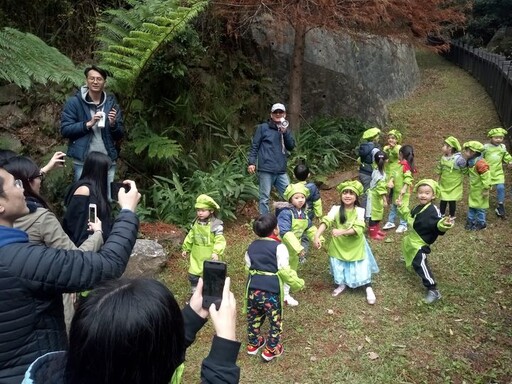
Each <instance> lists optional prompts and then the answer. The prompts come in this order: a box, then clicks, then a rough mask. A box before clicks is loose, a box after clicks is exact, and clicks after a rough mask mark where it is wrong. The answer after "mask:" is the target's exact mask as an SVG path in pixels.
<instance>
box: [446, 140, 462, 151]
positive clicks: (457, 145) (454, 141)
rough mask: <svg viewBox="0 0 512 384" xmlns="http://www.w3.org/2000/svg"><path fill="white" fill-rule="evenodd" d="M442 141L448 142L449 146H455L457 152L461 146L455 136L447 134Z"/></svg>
mask: <svg viewBox="0 0 512 384" xmlns="http://www.w3.org/2000/svg"><path fill="white" fill-rule="evenodd" d="M444 142H445V143H446V144H448V145H449V146H450V147H452V148H455V149H456V150H457V151H458V152H460V150H461V146H460V143H459V140H457V139H456V138H455V137H453V136H448V137H447V138H446V139H444Z"/></svg>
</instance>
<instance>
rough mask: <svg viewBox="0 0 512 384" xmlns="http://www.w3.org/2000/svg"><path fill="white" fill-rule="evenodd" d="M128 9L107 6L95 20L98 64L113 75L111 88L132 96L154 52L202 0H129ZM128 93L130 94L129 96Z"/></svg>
mask: <svg viewBox="0 0 512 384" xmlns="http://www.w3.org/2000/svg"><path fill="white" fill-rule="evenodd" d="M128 3H129V5H130V8H127V9H123V8H119V9H109V10H107V11H105V13H104V15H103V16H102V18H101V21H100V22H99V23H98V28H99V30H100V34H99V36H98V40H99V41H100V43H101V49H100V50H99V51H98V54H99V56H100V59H101V64H102V65H103V66H104V67H105V68H106V69H108V70H109V71H111V72H112V73H113V74H114V75H115V78H114V79H113V80H114V81H113V82H112V83H111V86H112V88H113V89H114V90H116V91H120V92H122V93H124V94H125V95H128V99H131V98H133V95H134V94H135V91H136V85H137V83H138V81H139V80H140V79H141V77H142V74H143V73H144V72H145V71H146V69H147V68H148V66H149V65H150V63H151V61H152V59H153V57H154V55H155V54H156V53H157V52H158V51H159V50H160V49H162V48H163V47H164V46H165V45H167V44H168V43H169V42H170V41H172V40H173V38H175V37H176V36H178V35H179V34H180V33H181V32H182V31H184V30H185V29H186V28H187V27H188V23H190V21H191V20H192V19H193V18H194V17H196V16H197V15H198V14H199V13H200V12H201V11H202V10H203V9H204V7H205V6H206V4H207V2H206V1H196V2H187V5H186V6H185V5H184V2H182V1H177V0H152V1H142V0H129V1H128ZM130 95H131V96H130Z"/></svg>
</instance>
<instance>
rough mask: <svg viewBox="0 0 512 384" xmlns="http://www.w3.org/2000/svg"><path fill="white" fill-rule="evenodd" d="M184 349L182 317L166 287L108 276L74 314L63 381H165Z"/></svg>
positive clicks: (141, 383) (140, 383)
mask: <svg viewBox="0 0 512 384" xmlns="http://www.w3.org/2000/svg"><path fill="white" fill-rule="evenodd" d="M184 352H185V328H184V323H183V316H182V314H181V311H180V308H179V306H178V303H177V302H176V299H175V298H174V296H173V294H172V293H171V291H169V289H168V288H167V287H166V286H165V285H163V284H162V283H160V282H158V281H156V280H153V279H145V278H138V279H127V278H121V279H119V280H111V281H109V282H106V283H104V284H102V285H101V286H99V287H98V288H96V289H94V290H92V291H91V292H90V293H89V295H88V296H87V297H86V298H84V300H83V301H82V302H81V303H80V305H79V307H78V309H77V311H76V313H75V315H74V317H73V321H72V323H71V329H70V333H69V352H68V360H67V365H66V382H68V383H73V384H92V383H95V384H107V383H131V384H146V383H151V384H168V383H169V382H170V381H171V378H172V375H173V373H174V371H175V370H176V368H177V367H178V366H179V365H180V364H181V363H182V362H183V361H184Z"/></svg>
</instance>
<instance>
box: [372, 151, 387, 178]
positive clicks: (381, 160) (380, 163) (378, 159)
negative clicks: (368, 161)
mask: <svg viewBox="0 0 512 384" xmlns="http://www.w3.org/2000/svg"><path fill="white" fill-rule="evenodd" d="M387 159H388V155H386V154H385V153H384V152H382V151H378V152H376V153H375V155H374V156H373V161H374V162H375V164H377V169H378V170H379V172H380V174H381V175H383V174H384V165H385V164H386V160H387Z"/></svg>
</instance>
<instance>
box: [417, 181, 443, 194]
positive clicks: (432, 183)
mask: <svg viewBox="0 0 512 384" xmlns="http://www.w3.org/2000/svg"><path fill="white" fill-rule="evenodd" d="M422 185H428V186H429V187H430V188H432V191H433V192H434V196H439V193H440V190H439V184H438V183H437V181H435V180H432V179H423V180H420V181H418V182H417V183H416V185H415V186H414V191H413V192H414V193H416V192H418V188H419V187H421V186H422Z"/></svg>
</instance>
